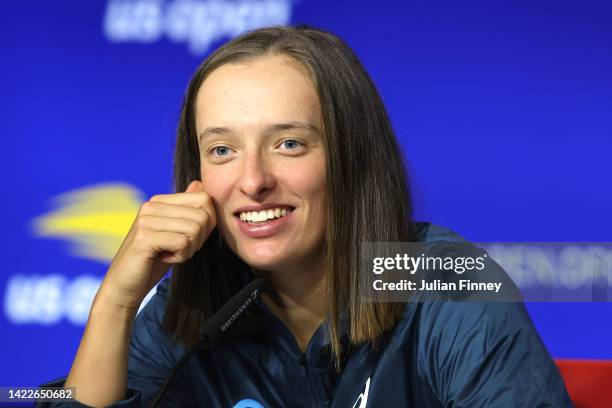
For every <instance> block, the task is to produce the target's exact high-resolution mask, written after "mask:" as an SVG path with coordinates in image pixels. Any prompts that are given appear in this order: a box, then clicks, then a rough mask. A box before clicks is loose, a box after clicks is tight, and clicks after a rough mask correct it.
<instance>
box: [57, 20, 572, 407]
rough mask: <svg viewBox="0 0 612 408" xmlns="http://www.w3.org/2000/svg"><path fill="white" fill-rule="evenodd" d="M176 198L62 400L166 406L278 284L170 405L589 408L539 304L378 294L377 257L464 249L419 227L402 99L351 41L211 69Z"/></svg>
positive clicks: (303, 44)
mask: <svg viewBox="0 0 612 408" xmlns="http://www.w3.org/2000/svg"><path fill="white" fill-rule="evenodd" d="M175 189H176V191H177V193H175V194H164V195H156V196H153V197H152V198H151V199H150V200H149V201H148V202H146V203H145V204H143V206H142V207H141V209H140V211H139V213H138V216H137V217H136V220H135V222H134V224H133V226H132V228H131V229H130V231H129V233H128V235H127V236H126V238H125V241H124V242H123V244H122V246H121V248H120V249H119V251H118V253H117V255H116V256H115V258H114V259H113V262H112V264H111V266H110V268H109V270H108V272H107V274H106V276H105V278H104V281H103V283H102V285H101V287H100V289H99V291H98V293H97V295H96V298H95V300H94V303H93V306H92V310H91V313H90V318H89V321H88V323H87V327H86V330H85V334H84V336H83V339H82V342H81V345H80V347H79V350H78V352H77V355H76V357H75V360H74V363H73V366H72V369H71V370H70V373H69V376H68V377H67V379H66V380H65V383H63V384H62V381H59V382H56V383H54V384H49V385H65V386H67V387H75V388H76V397H77V399H78V401H80V402H81V403H82V404H87V405H90V406H107V405H112V406H122V407H123V406H140V405H143V406H144V405H145V404H148V403H150V401H151V399H152V397H153V395H154V394H155V392H156V390H157V388H158V387H159V386H160V384H161V383H162V382H163V381H164V380H165V378H166V377H167V376H168V374H169V372H170V371H171V369H172V367H173V366H174V365H175V364H176V361H177V360H178V359H179V358H180V356H181V355H182V354H183V353H184V352H185V350H186V349H187V348H188V347H190V346H192V345H193V344H194V343H196V341H197V340H198V336H199V333H200V329H201V326H202V324H203V322H205V321H206V320H207V319H208V318H209V317H210V316H211V315H212V314H213V313H214V312H215V311H216V310H217V309H218V308H219V307H220V306H221V305H222V304H224V303H225V302H226V301H227V300H228V299H229V298H230V297H231V296H232V294H234V293H235V292H236V291H238V290H239V289H240V287H242V286H243V285H244V284H245V283H246V282H248V281H249V280H251V279H252V278H253V277H255V276H258V277H263V278H265V280H266V282H267V283H268V290H267V291H266V292H265V293H263V294H262V297H261V299H260V300H259V301H258V302H257V303H256V306H255V307H254V310H253V311H252V312H251V313H250V314H249V315H248V316H246V317H244V318H243V320H244V321H245V323H244V324H242V325H239V326H238V328H237V329H236V330H235V331H234V332H233V333H232V334H231V335H229V336H228V338H227V339H226V340H225V341H224V342H222V343H221V344H219V345H215V346H213V347H211V348H210V349H209V350H206V351H202V352H200V353H199V354H198V355H197V356H194V357H193V358H191V359H190V360H189V361H188V363H187V364H186V365H185V367H184V369H182V370H181V371H180V373H179V374H178V375H177V377H176V378H175V381H174V382H173V384H172V385H171V387H170V389H169V390H168V393H167V395H166V398H165V399H164V404H170V405H172V406H189V405H198V406H205V407H260V406H264V407H282V406H286V407H302V406H303V407H319V406H321V407H322V406H337V407H366V406H368V407H370V406H371V407H382V406H385V407H386V406H394V407H397V406H400V407H414V406H419V407H429V406H431V407H438V406H449V407H450V406H453V407H460V406H461V407H464V406H466V407H467V406H469V407H478V406H485V405H486V406H489V405H491V406H521V407H522V406H525V407H527V406H555V407H561V406H571V403H570V402H569V398H568V396H567V393H566V392H565V389H564V386H563V383H562V380H561V378H560V376H559V373H558V371H557V369H556V368H555V366H554V363H553V362H552V359H551V358H550V355H549V354H548V352H547V351H546V349H545V347H544V346H543V344H542V342H541V341H540V339H539V337H538V335H537V333H536V332H535V329H534V328H533V325H532V324H531V321H530V320H529V317H528V315H527V313H526V311H525V309H524V307H523V306H522V304H520V303H491V304H488V303H451V302H432V303H401V302H368V301H366V300H365V299H364V298H363V297H362V296H360V291H359V288H360V285H363V283H364V280H368V279H371V277H370V276H365V275H363V274H360V273H358V270H359V264H358V263H359V260H360V255H361V249H360V245H361V243H364V242H414V241H423V242H432V241H438V240H450V241H460V240H461V239H460V238H459V237H458V236H456V235H454V234H453V233H452V232H450V231H448V230H445V229H443V228H439V227H435V226H431V225H428V224H418V223H415V222H414V221H413V220H412V218H411V202H410V194H409V191H408V187H407V177H406V175H405V170H404V166H403V161H402V157H401V153H400V149H399V147H398V144H397V142H396V139H395V137H394V134H393V131H392V129H391V125H390V122H389V119H388V117H387V114H386V111H385V108H384V106H383V103H382V101H381V99H380V97H379V95H378V93H377V91H376V89H375V87H374V85H373V83H372V81H371V80H370V78H369V76H368V75H367V73H366V72H365V70H364V69H363V67H362V66H361V64H360V63H359V61H358V60H357V58H356V57H355V56H354V54H353V53H352V52H351V51H350V49H349V48H348V47H347V46H346V45H345V44H344V43H343V42H342V41H341V40H339V39H338V38H337V37H335V36H333V35H331V34H329V33H325V32H322V31H319V30H315V29H312V28H308V27H298V28H290V27H275V28H267V29H261V30H256V31H253V32H250V33H246V34H244V35H242V36H241V37H238V38H236V39H234V40H232V41H230V42H228V43H227V44H225V45H223V46H222V47H221V48H219V49H218V50H216V51H215V52H214V53H213V54H212V55H210V56H209V57H208V58H207V59H206V60H205V61H204V62H203V63H202V65H201V66H200V67H199V68H198V70H197V71H196V73H195V75H194V77H193V78H192V80H191V82H190V84H189V87H188V89H187V94H186V97H185V100H184V103H183V109H182V113H181V119H180V123H179V128H178V137H177V145H176V153H175ZM170 266H173V273H172V276H171V278H170V279H165V280H163V281H162V282H161V283H160V285H159V286H158V289H157V294H156V295H155V296H154V298H153V299H152V300H151V301H150V302H149V303H148V304H147V306H146V307H145V308H144V310H143V311H142V313H140V314H139V315H138V316H136V317H135V315H136V311H137V310H138V307H139V305H140V303H141V301H142V300H143V298H144V297H145V295H146V294H147V292H148V291H149V290H150V289H151V288H152V287H153V286H154V285H155V284H157V282H159V281H160V279H162V277H163V276H164V275H165V273H166V271H167V270H168V268H169V267H170Z"/></svg>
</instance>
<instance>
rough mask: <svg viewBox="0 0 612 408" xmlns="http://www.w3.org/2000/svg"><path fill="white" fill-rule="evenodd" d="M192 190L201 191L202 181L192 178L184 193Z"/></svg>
mask: <svg viewBox="0 0 612 408" xmlns="http://www.w3.org/2000/svg"><path fill="white" fill-rule="evenodd" d="M194 191H202V182H201V181H200V180H193V181H192V182H191V183H189V185H188V186H187V190H185V192H186V193H192V192H194Z"/></svg>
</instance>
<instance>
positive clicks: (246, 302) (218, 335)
mask: <svg viewBox="0 0 612 408" xmlns="http://www.w3.org/2000/svg"><path fill="white" fill-rule="evenodd" d="M264 286H265V281H264V280H263V279H262V278H257V279H253V280H252V281H251V282H249V283H248V284H247V285H246V286H245V287H244V288H242V289H240V291H239V292H238V293H237V294H236V295H234V296H233V297H232V298H231V299H230V300H228V301H227V303H225V304H224V305H223V306H222V307H221V309H219V310H218V311H217V313H215V314H214V315H213V316H212V317H211V318H210V319H208V321H207V322H206V324H205V325H204V328H203V329H202V332H201V334H200V341H198V342H197V343H196V345H195V346H193V347H192V348H191V349H190V350H189V351H188V352H187V353H185V354H184V355H183V357H181V359H180V360H179V361H178V362H177V363H176V365H175V366H174V368H173V369H172V372H171V373H170V375H169V376H168V378H167V379H166V381H165V382H164V384H163V385H162V387H161V388H160V389H159V391H158V392H157V395H156V396H155V399H154V400H153V402H152V403H151V408H155V407H157V404H159V402H160V401H161V399H162V397H163V395H164V393H165V392H166V389H167V388H168V386H169V385H170V383H171V382H172V379H173V378H174V375H175V374H176V373H177V372H178V370H179V369H180V368H181V367H182V366H183V365H184V364H185V362H186V361H187V360H189V358H190V357H191V356H192V355H193V354H194V353H196V352H197V351H199V350H200V349H202V348H205V347H208V346H210V345H211V344H215V343H218V342H219V341H220V340H221V339H222V338H223V335H224V334H225V332H226V331H227V330H228V329H229V328H230V327H231V326H232V324H234V323H235V322H236V321H237V320H238V319H239V318H240V316H241V315H242V313H244V311H245V310H246V309H248V307H249V306H251V305H252V304H253V302H254V301H255V300H256V299H257V298H258V297H259V296H260V295H261V292H262V291H263V288H264Z"/></svg>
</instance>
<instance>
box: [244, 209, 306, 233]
mask: <svg viewBox="0 0 612 408" xmlns="http://www.w3.org/2000/svg"><path fill="white" fill-rule="evenodd" d="M294 211H295V208H293V207H273V208H267V209H265V210H260V211H244V212H240V213H239V214H236V221H237V223H238V228H239V229H240V231H241V232H242V233H243V234H244V235H246V236H248V237H250V238H265V237H269V236H272V235H274V234H276V233H278V232H280V231H282V229H283V228H284V227H285V225H287V223H288V222H290V221H291V219H292V218H293V217H292V216H293V212H294Z"/></svg>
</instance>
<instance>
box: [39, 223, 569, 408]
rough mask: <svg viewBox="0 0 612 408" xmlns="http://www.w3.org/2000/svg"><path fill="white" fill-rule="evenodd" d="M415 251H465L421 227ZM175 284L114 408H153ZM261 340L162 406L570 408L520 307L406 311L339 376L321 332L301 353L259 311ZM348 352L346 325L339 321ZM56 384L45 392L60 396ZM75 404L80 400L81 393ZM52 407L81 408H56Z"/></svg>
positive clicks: (178, 387)
mask: <svg viewBox="0 0 612 408" xmlns="http://www.w3.org/2000/svg"><path fill="white" fill-rule="evenodd" d="M418 226H419V229H420V235H419V241H422V242H425V243H430V242H434V241H440V240H441V241H455V242H459V241H462V239H461V237H459V236H458V235H456V234H455V233H453V232H452V231H450V230H448V229H446V228H442V227H439V226H435V225H431V224H428V223H422V224H418ZM168 283H169V281H168V280H167V279H166V280H163V281H162V282H161V283H160V284H159V285H158V288H157V293H156V294H155V296H154V297H153V298H152V299H151V301H150V302H149V303H148V304H147V305H146V306H145V307H144V308H143V310H142V311H141V312H140V313H139V314H138V316H137V317H136V320H135V322H134V328H133V335H132V339H131V343H130V351H129V373H128V393H127V395H126V398H125V399H124V400H122V401H119V402H117V403H116V404H113V405H112V406H113V407H140V406H148V404H150V401H151V399H152V398H153V396H154V395H155V393H156V391H157V389H158V388H159V386H160V384H161V383H162V382H163V381H164V380H165V378H166V377H167V376H168V373H169V372H170V370H171V369H172V367H173V366H174V364H175V363H176V362H177V361H178V359H179V358H180V357H181V355H182V354H183V353H184V352H185V349H184V348H183V347H181V346H180V345H177V344H175V343H174V342H173V341H171V339H170V338H169V337H168V336H167V335H165V334H164V333H163V332H162V331H161V330H160V328H159V327H160V325H161V322H162V320H163V315H164V311H165V305H166V299H167V295H168ZM253 314H254V315H257V316H258V317H259V320H258V325H260V326H259V327H260V329H261V330H259V331H258V332H257V334H252V335H250V334H248V332H246V334H242V335H237V336H233V337H231V338H230V339H227V340H226V341H224V342H223V343H221V344H219V345H214V346H212V347H211V348H210V349H208V350H205V351H202V352H200V353H198V354H197V355H195V356H192V358H191V359H190V360H189V361H188V363H187V364H186V365H185V366H184V368H183V369H182V370H180V371H179V374H178V376H177V378H175V381H174V382H173V384H172V385H171V387H170V388H169V389H168V391H167V394H166V397H165V398H164V400H163V403H162V404H161V405H160V406H176V407H189V406H200V407H220V408H259V407H266V408H267V407H296V408H299V407H334V408H335V407H345V408H364V407H368V408H369V407H376V408H378V407H395V408H399V407H406V408H408V407H411V408H414V407H419V408H424V407H449V408H450V407H453V408H458V407H471V408H475V407H485V406H486V407H555V408H560V407H571V406H572V403H571V401H570V399H569V396H568V394H567V391H566V389H565V386H564V384H563V381H562V379H561V376H560V374H559V371H558V369H557V368H556V366H555V363H554V361H553V360H552V358H551V356H550V354H549V353H548V351H547V350H546V347H545V346H544V344H543V343H542V341H541V339H540V337H539V336H538V333H537V332H536V330H535V328H534V326H533V323H532V322H531V319H530V318H529V315H528V314H527V311H526V309H525V307H524V305H523V304H522V303H521V302H443V301H440V302H419V303H417V302H411V303H407V304H406V308H405V312H404V315H403V318H402V319H401V320H400V321H399V323H398V325H397V326H396V327H395V329H394V330H393V331H391V332H390V333H389V334H388V336H387V337H386V338H385V341H384V343H383V345H382V347H379V348H378V349H373V348H372V347H370V346H368V345H365V344H362V345H351V346H350V349H348V350H349V354H348V358H347V359H346V363H345V365H344V367H343V370H342V373H341V374H337V373H336V371H335V369H334V366H333V362H332V359H331V355H330V353H329V347H326V346H328V343H329V341H328V340H327V338H326V331H327V326H326V324H325V323H323V324H322V325H321V326H320V327H319V328H318V329H317V331H316V332H315V334H314V336H313V337H312V339H311V340H310V342H309V343H308V347H307V350H306V353H302V352H301V351H300V349H299V347H298V344H297V342H296V341H295V339H294V337H293V335H292V334H291V332H290V331H289V329H288V328H287V327H286V326H285V324H284V323H283V322H282V321H281V320H280V319H279V318H278V317H276V315H274V313H272V312H271V311H270V309H268V308H267V307H266V305H265V304H264V303H263V302H261V301H257V302H256V303H255V306H254V308H253ZM342 323H343V324H342V329H343V336H344V337H343V344H344V345H345V347H347V346H349V343H348V339H347V337H346V321H345V320H343V321H342ZM63 381H64V379H60V380H57V381H54V382H51V383H48V384H45V385H46V386H61V385H63ZM77 396H78V390H77ZM48 406H53V407H61V406H84V405H82V404H72V405H68V404H62V403H54V404H49V405H48Z"/></svg>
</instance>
